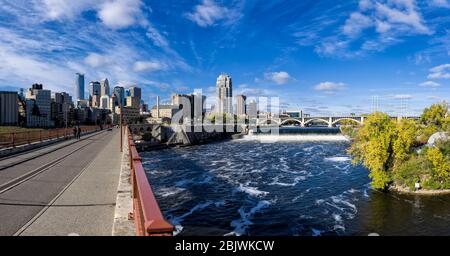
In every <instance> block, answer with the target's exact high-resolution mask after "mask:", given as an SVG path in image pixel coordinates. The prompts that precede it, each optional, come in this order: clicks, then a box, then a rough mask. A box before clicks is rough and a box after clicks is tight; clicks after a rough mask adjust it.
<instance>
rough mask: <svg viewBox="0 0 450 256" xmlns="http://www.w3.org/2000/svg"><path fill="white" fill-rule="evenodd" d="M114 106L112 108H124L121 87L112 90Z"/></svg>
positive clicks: (123, 95)
mask: <svg viewBox="0 0 450 256" xmlns="http://www.w3.org/2000/svg"><path fill="white" fill-rule="evenodd" d="M113 95H114V96H115V97H114V100H115V102H114V104H113V106H114V107H116V106H124V105H125V89H124V88H123V87H121V86H116V87H114V89H113Z"/></svg>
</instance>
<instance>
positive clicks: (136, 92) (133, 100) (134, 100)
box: [126, 86, 142, 108]
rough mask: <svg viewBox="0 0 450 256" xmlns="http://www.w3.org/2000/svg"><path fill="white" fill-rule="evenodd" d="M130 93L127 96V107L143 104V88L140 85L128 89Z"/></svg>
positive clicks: (137, 106)
mask: <svg viewBox="0 0 450 256" xmlns="http://www.w3.org/2000/svg"><path fill="white" fill-rule="evenodd" d="M128 91H129V93H130V95H129V96H127V98H126V105H127V107H132V108H139V106H140V105H141V97H142V90H141V88H139V87H136V86H132V87H130V88H129V89H128Z"/></svg>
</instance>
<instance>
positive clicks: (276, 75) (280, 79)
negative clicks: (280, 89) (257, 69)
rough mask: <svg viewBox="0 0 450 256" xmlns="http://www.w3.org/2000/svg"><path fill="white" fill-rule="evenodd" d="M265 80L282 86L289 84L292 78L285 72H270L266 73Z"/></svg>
mask: <svg viewBox="0 0 450 256" xmlns="http://www.w3.org/2000/svg"><path fill="white" fill-rule="evenodd" d="M264 79H265V80H267V81H271V82H274V83H276V84H279V85H282V84H286V83H288V82H289V81H290V80H291V76H290V75H289V73H288V72H285V71H281V72H270V73H264Z"/></svg>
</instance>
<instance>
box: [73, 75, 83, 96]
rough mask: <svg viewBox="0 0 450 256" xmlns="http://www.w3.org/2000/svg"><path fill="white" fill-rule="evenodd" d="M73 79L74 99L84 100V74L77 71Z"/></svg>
mask: <svg viewBox="0 0 450 256" xmlns="http://www.w3.org/2000/svg"><path fill="white" fill-rule="evenodd" d="M76 75H77V77H76V80H75V97H76V100H77V101H78V100H84V74H80V73H77V74H76Z"/></svg>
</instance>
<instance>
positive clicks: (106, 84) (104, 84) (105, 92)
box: [100, 78, 110, 97]
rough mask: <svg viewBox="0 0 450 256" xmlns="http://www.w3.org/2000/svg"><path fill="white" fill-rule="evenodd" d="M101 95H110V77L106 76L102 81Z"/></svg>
mask: <svg viewBox="0 0 450 256" xmlns="http://www.w3.org/2000/svg"><path fill="white" fill-rule="evenodd" d="M100 96H101V97H103V96H110V92H109V81H108V78H105V79H103V80H102V81H100Z"/></svg>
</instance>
